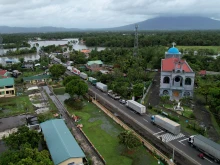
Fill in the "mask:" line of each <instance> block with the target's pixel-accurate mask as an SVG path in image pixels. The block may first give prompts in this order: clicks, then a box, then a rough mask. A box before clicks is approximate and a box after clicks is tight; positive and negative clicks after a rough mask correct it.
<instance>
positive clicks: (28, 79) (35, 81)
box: [23, 75, 51, 84]
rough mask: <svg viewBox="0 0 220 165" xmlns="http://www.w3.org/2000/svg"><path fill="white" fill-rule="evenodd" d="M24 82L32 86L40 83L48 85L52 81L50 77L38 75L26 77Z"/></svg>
mask: <svg viewBox="0 0 220 165" xmlns="http://www.w3.org/2000/svg"><path fill="white" fill-rule="evenodd" d="M23 81H24V82H26V83H30V84H39V83H42V82H43V83H46V82H49V81H51V77H50V75H37V76H31V77H24V78H23Z"/></svg>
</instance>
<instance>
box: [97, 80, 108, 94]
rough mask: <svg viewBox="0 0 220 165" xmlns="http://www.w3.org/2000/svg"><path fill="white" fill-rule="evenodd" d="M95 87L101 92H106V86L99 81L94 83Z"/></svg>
mask: <svg viewBox="0 0 220 165" xmlns="http://www.w3.org/2000/svg"><path fill="white" fill-rule="evenodd" d="M96 88H98V89H100V90H101V91H102V92H107V91H108V86H107V85H105V84H103V83H101V82H97V83H96Z"/></svg>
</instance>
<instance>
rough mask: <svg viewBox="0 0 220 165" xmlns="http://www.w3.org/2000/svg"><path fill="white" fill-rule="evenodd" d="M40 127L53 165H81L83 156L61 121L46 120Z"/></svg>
mask: <svg viewBox="0 0 220 165" xmlns="http://www.w3.org/2000/svg"><path fill="white" fill-rule="evenodd" d="M40 127H41V129H42V132H43V135H44V139H45V141H46V144H47V147H48V149H49V152H50V155H51V158H52V160H53V163H54V164H55V165H83V159H84V158H85V154H84V153H83V151H82V149H81V148H80V146H79V145H78V143H77V142H76V140H75V138H74V137H73V135H72V134H71V132H70V131H69V129H68V127H67V126H66V124H65V122H64V120H63V119H53V120H47V121H45V122H43V123H41V124H40Z"/></svg>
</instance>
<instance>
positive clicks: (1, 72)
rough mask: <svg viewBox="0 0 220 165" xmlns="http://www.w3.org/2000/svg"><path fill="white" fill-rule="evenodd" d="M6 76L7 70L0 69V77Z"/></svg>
mask: <svg viewBox="0 0 220 165" xmlns="http://www.w3.org/2000/svg"><path fill="white" fill-rule="evenodd" d="M6 77H8V71H7V70H2V69H1V70H0V78H6Z"/></svg>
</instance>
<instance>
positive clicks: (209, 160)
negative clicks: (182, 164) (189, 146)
mask: <svg viewBox="0 0 220 165" xmlns="http://www.w3.org/2000/svg"><path fill="white" fill-rule="evenodd" d="M204 159H206V160H208V161H209V162H210V163H213V162H212V161H211V160H209V159H208V158H206V157H205V156H204Z"/></svg>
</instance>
